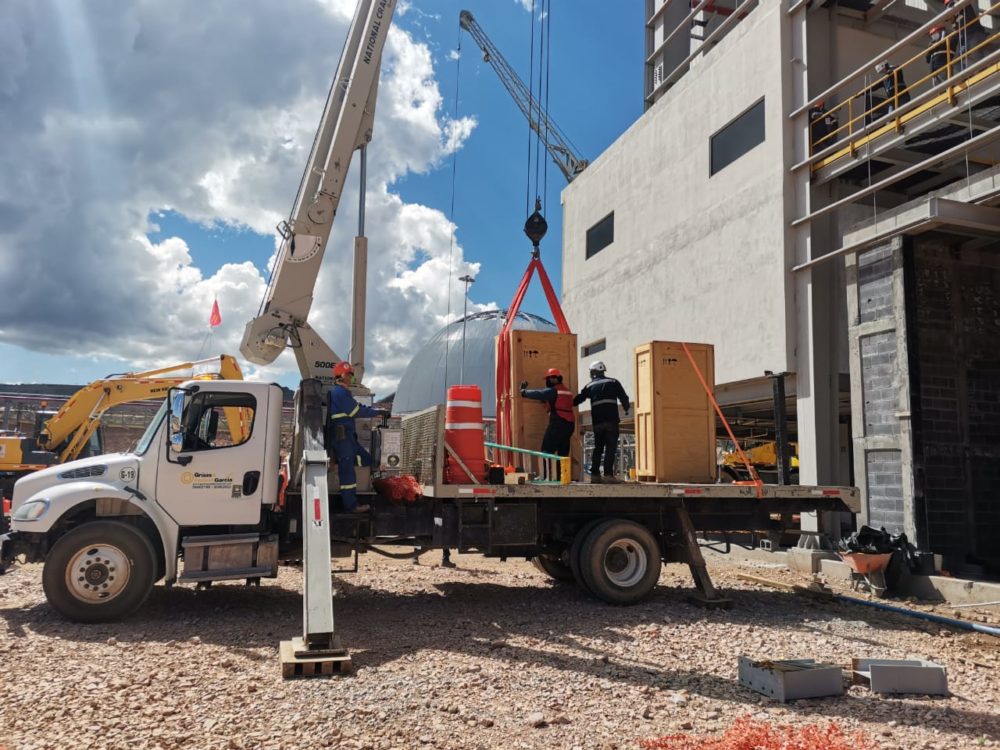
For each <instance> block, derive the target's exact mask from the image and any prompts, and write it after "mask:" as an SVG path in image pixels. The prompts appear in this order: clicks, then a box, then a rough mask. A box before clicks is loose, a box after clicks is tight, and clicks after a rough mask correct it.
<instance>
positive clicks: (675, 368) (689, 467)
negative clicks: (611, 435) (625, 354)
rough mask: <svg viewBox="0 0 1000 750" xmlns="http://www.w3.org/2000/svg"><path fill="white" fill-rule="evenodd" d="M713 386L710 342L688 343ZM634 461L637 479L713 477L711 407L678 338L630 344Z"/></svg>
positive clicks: (700, 479) (699, 479)
mask: <svg viewBox="0 0 1000 750" xmlns="http://www.w3.org/2000/svg"><path fill="white" fill-rule="evenodd" d="M688 349H690V351H691V355H692V356H693V357H694V361H695V363H697V365H698V369H699V370H701V374H702V375H703V376H704V378H705V381H706V382H707V383H708V385H709V386H710V387H711V388H713V389H714V388H715V352H714V349H713V348H712V345H711V344H688ZM635 443H636V446H635V447H636V450H635V461H636V475H637V477H638V478H639V479H640V480H644V481H652V482H696V483H701V482H714V481H715V472H716V459H715V410H714V408H713V407H712V402H711V400H710V399H709V398H708V395H707V394H706V393H705V389H704V388H703V387H702V385H701V382H700V381H699V380H698V375H697V374H696V373H695V371H694V369H693V368H692V367H691V363H690V361H689V360H688V358H687V355H686V354H685V353H684V349H683V348H682V346H681V344H680V343H679V342H674V341H653V342H650V343H648V344H642V345H641V346H638V347H636V349H635Z"/></svg>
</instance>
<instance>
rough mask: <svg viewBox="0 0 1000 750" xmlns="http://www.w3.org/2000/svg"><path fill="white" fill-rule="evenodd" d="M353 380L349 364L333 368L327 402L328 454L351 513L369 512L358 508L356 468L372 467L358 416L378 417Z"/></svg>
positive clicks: (369, 508)
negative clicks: (358, 398)
mask: <svg viewBox="0 0 1000 750" xmlns="http://www.w3.org/2000/svg"><path fill="white" fill-rule="evenodd" d="M353 378H354V368H353V367H351V365H350V363H348V362H338V363H337V364H336V365H334V366H333V380H334V385H333V388H331V389H330V395H329V398H328V401H327V405H328V412H327V413H328V414H329V416H328V417H327V425H328V430H327V443H326V445H327V453H328V454H330V457H331V458H333V459H335V460H336V462H337V476H338V478H339V479H340V501H341V503H342V504H343V506H344V510H345V511H347V512H348V513H367V512H368V511H369V510H371V507H370V506H368V505H358V478H357V473H356V467H357V466H371V463H372V457H371V455H370V454H369V453H368V451H366V450H365V449H364V446H362V445H361V443H359V442H358V433H357V431H356V430H355V429H354V420H355V419H357V418H358V417H361V418H366V417H377V416H379V415H380V414H381V412H380V411H378V410H377V409H373V408H372V407H370V406H365V405H364V404H359V403H358V402H357V401H355V400H354V396H353V395H352V394H351V391H350V389H349V388H348V386H349V385H351V383H352V381H353Z"/></svg>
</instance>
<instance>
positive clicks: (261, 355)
mask: <svg viewBox="0 0 1000 750" xmlns="http://www.w3.org/2000/svg"><path fill="white" fill-rule="evenodd" d="M395 7H396V0H360V2H359V3H358V6H357V9H356V10H355V13H354V19H353V20H352V21H351V27H350V31H349V32H348V36H347V41H346V43H345V44H344V50H343V53H342V55H341V58H340V63H339V65H338V67H337V74H336V76H335V77H334V79H333V84H332V85H331V86H330V93H329V95H328V97H327V101H326V107H325V108H324V110H323V117H322V118H321V120H320V124H319V129H318V130H317V132H316V138H315V139H314V141H313V145H312V150H311V152H310V154H309V161H308V162H307V163H306V168H305V172H304V174H303V176H302V181H301V183H300V184H299V190H298V194H297V195H296V198H295V203H294V205H293V207H292V212H291V214H290V215H289V218H288V220H287V221H284V222H282V223H281V224H280V225H279V226H278V231H279V233H280V234H281V237H282V242H281V246H280V248H279V250H278V255H277V260H276V262H275V266H274V270H273V271H272V274H271V280H270V282H269V284H268V288H267V292H266V293H265V296H264V299H263V301H262V302H261V307H260V309H259V310H258V314H257V317H256V318H254V319H253V320H251V321H250V322H249V323H248V324H247V326H246V329H245V331H244V334H243V342H242V344H241V345H240V351H241V352H242V353H243V356H245V357H246V358H247V359H248V360H250V361H251V362H255V363H257V364H269V363H271V362H273V361H274V360H275V359H276V358H277V356H278V355H279V354H280V353H281V352H282V351H284V349H285V347H286V346H291V347H292V348H293V349H294V351H295V358H296V362H297V363H298V366H299V371H300V373H301V374H302V377H303V378H318V379H320V380H322V381H324V382H329V381H330V368H331V367H332V366H333V365H334V364H335V363H336V362H338V361H340V357H338V356H337V355H336V354H335V353H334V351H333V350H332V349H331V348H330V347H329V346H328V345H327V344H326V343H325V342H324V341H323V340H322V339H321V338H320V336H319V335H318V334H317V333H316V332H315V331H314V330H313V329H312V327H311V326H310V325H309V323H308V322H307V319H308V317H309V311H310V309H311V308H312V302H313V292H314V290H315V286H316V278H317V276H318V275H319V269H320V265H321V264H322V262H323V254H324V252H325V251H326V245H327V242H328V241H329V239H330V232H331V230H332V229H333V219H334V216H335V215H336V213H337V207H338V206H339V204H340V198H341V195H342V194H343V189H344V180H345V178H346V176H347V172H348V169H349V168H350V166H351V158H352V157H353V155H354V151H356V150H357V149H361V150H362V174H363V173H364V149H365V147H366V146H367V144H368V143H369V141H371V137H372V126H373V123H374V116H375V100H376V96H377V94H378V77H379V69H380V68H381V64H382V50H383V48H384V46H385V39H386V36H388V33H389V25H390V24H391V22H392V15H393V12H394V10H395ZM363 182H364V177H362V183H363ZM361 200H362V211H361V221H360V222H359V223H360V224H361V226H360V228H359V236H358V238H357V239H356V240H355V272H354V304H353V305H352V310H353V313H352V322H351V349H352V351H351V353H350V357H351V359H354V360H360V361H356V362H354V363H352V364H354V366H355V371H356V373H357V376H358V379H359V380H360V379H361V375H362V373H363V368H364V351H363V348H364V343H363V341H364V295H365V275H366V264H367V260H366V257H367V240H366V239H365V237H364V225H363V222H364V219H363V217H364V211H363V206H364V204H363V201H364V184H362V187H361Z"/></svg>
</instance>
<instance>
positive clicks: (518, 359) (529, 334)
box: [498, 330, 583, 479]
mask: <svg viewBox="0 0 1000 750" xmlns="http://www.w3.org/2000/svg"><path fill="white" fill-rule="evenodd" d="M498 342H499V339H498ZM509 361H510V382H511V387H512V406H511V417H512V418H511V435H512V436H513V442H514V447H515V448H526V449H528V450H533V451H537V450H541V447H542V437H543V436H544V435H545V428H546V426H547V425H548V423H549V409H548V405H547V404H544V403H542V402H541V401H533V400H532V399H527V398H522V397H521V394H520V392H519V389H518V386H519V385H520V383H521V381H522V380H527V381H528V388H532V389H536V388H544V387H545V372H546V370H548V369H549V368H550V367H555V368H556V369H558V370H559V371H560V372H561V373H562V374H563V384H564V385H565V386H566V387H567V388H569V389H570V390H571V391H572V392H573V395H576V394H577V393H578V392H579V390H578V386H579V383H578V381H577V372H576V334H574V333H557V332H552V331H517V330H515V331H511V332H510V360H509ZM574 412H576V410H575V409H574ZM576 426H577V429H576V430H574V432H573V438H572V440H571V441H570V452H569V454H570V457H571V458H572V459H573V479H579V478H580V471H581V468H580V467H581V466H582V464H583V443H582V441H581V440H580V431H579V426H580V418H579V414H577V419H576Z"/></svg>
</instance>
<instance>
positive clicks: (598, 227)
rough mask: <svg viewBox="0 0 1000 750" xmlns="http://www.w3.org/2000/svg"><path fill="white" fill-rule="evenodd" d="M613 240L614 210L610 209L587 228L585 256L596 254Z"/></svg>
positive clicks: (589, 256)
mask: <svg viewBox="0 0 1000 750" xmlns="http://www.w3.org/2000/svg"><path fill="white" fill-rule="evenodd" d="M614 241H615V212H614V211H612V212H611V213H609V214H608V215H607V216H605V217H604V218H603V219H601V220H600V221H599V222H597V223H596V224H594V226H592V227H591V228H590V229H588V230H587V257H588V258H591V257H593V256H595V255H597V254H598V253H599V252H601V250H603V249H604V248H606V247H607V246H608V245H610V244H611V243H612V242H614Z"/></svg>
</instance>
